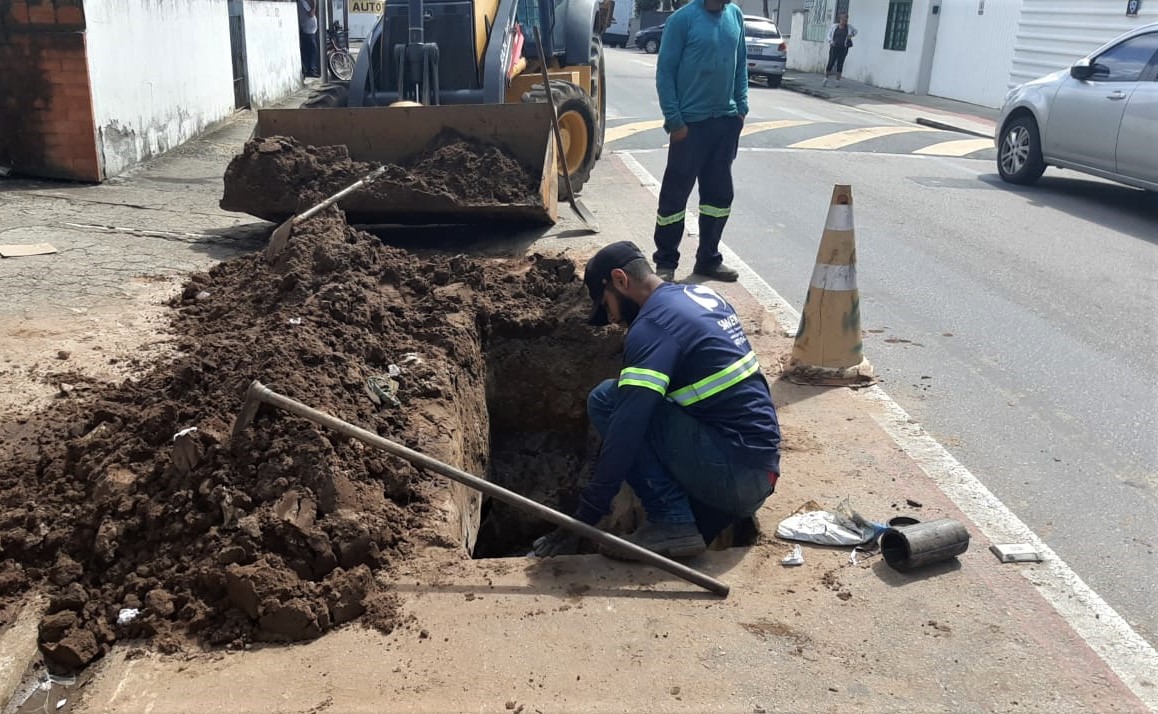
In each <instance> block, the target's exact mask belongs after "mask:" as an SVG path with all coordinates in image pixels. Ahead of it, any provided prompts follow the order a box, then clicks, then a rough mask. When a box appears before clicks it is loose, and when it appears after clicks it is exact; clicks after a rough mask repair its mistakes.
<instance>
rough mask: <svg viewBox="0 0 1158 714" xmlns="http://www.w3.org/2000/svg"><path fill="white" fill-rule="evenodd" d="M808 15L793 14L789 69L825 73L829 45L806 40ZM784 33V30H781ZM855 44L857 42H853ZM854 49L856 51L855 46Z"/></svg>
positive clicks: (803, 13) (789, 43)
mask: <svg viewBox="0 0 1158 714" xmlns="http://www.w3.org/2000/svg"><path fill="white" fill-rule="evenodd" d="M806 19H807V13H805V12H803V11H799V12H794V13H792V25H791V27H792V32H791V37H789V38H788V69H795V70H799V71H801V72H823V71H824V65H825V63H826V62H828V45H826V44H824V43H823V42H809V41H807V40H805V39H804V22H805V20H806ZM781 31H782V32H783V30H781ZM853 42H854V43H855V40H854V41H853ZM853 49H856V46H855V44H854V46H853Z"/></svg>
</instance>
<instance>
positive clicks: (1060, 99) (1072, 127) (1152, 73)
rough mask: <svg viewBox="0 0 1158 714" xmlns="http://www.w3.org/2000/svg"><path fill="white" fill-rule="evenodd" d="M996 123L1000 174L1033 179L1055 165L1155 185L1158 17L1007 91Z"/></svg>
mask: <svg viewBox="0 0 1158 714" xmlns="http://www.w3.org/2000/svg"><path fill="white" fill-rule="evenodd" d="M997 126H998V130H997V133H996V135H995V137H994V140H995V142H996V144H997V171H998V173H999V174H1001V178H1003V179H1005V180H1006V181H1009V182H1011V183H1019V184H1029V183H1033V182H1034V181H1036V180H1037V179H1038V178H1039V177H1040V176H1041V174H1042V172H1043V171H1045V167H1046V166H1057V167H1060V168H1067V169H1074V170H1076V171H1082V172H1084V173H1088V174H1093V175H1095V176H1101V177H1102V178H1107V179H1110V180H1113V181H1118V182H1120V183H1124V184H1127V185H1130V186H1137V187H1139V188H1145V189H1149V190H1151V191H1158V23H1152V24H1149V25H1145V26H1143V27H1138V28H1135V29H1133V30H1131V31H1129V32H1127V33H1125V34H1123V35H1121V36H1119V37H1117V38H1115V39H1114V40H1112V41H1110V42H1107V43H1106V44H1104V45H1102V46H1101V47H1099V48H1098V49H1097V50H1096V51H1095V52H1093V53H1092V54H1090V55H1089V56H1087V57H1084V58H1082V59H1081V60H1078V61H1077V62H1076V63H1075V64H1074V65H1073V66H1072V67H1070V68H1069V69H1068V70H1062V71H1060V72H1054V73H1053V74H1050V75H1047V76H1045V77H1042V78H1040V79H1035V80H1033V81H1032V82H1027V83H1025V84H1023V85H1021V86H1020V87H1016V88H1014V89H1012V90H1010V92H1009V94H1007V95H1006V97H1005V102H1004V104H1003V105H1002V107H1001V114H1000V116H999V117H998V120H997Z"/></svg>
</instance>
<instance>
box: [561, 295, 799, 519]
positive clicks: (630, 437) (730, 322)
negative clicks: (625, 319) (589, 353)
mask: <svg viewBox="0 0 1158 714" xmlns="http://www.w3.org/2000/svg"><path fill="white" fill-rule="evenodd" d="M623 364H624V367H623V370H622V371H621V372H620V374H619V391H618V395H617V399H618V401H617V402H616V405H615V411H614V412H613V413H612V415H611V421H610V423H609V424H608V427H607V433H606V434H605V435H604V437H603V447H602V449H601V450H600V453H599V461H598V463H597V464H596V466H595V473H594V474H593V476H592V478H591V481H590V483H589V484H588V485H587V487H586V488H585V489H584V491H583V494H582V495H581V496H580V499H579V508H578V509H577V511H576V513H575V517H576V518H578V519H580V520H582V521H585V522H587V523H596V522H598V521H599V519H600V518H602V517H603V516H604V515H606V514H607V512H608V511H609V509H610V507H611V501H612V499H614V498H615V494H616V493H618V492H619V489H620V487H621V486H622V484H623V482H624V480H625V479H626V478H627V473H628V472H629V470H630V469H632V468H635V462H636V457H637V454H638V453H639V450H640V449H645V448H648V447H647V446H646V443H647V431H648V428H649V426H650V425H651V420H652V417H653V415H654V413H655V410H656V408H657V407H659V406H660V404H661V403H662V402H663V401H664V400H665V399H666V400H668V401H670V402H673V403H674V404H676V405H677V406H678V407H680V408H681V409H684V410H686V411H687V413H688V415H689V416H691V417H693V418H694V419H696V420H697V421H699V422H700V423H701V424H704V425H706V426H708V427H709V428H710V429H711V431H713V432H714V433H715V434H716V435H717V437H718V442H717V443H718V444H719V446H720V448H721V449H722V450H724V452H725V453H727V454H728V456H729V457H730V459H731V461H732V463H736V464H741V465H744V466H749V467H753V468H762V469H767V470H768V471H770V472H773V473H777V474H779V473H780V424H779V421H778V420H777V417H776V408H775V407H774V406H773V405H772V394H771V392H770V391H769V389H768V382H767V381H766V380H765V378H764V374H763V373H762V372H761V371H760V363H759V361H758V360H757V359H756V353H755V352H754V351H753V349H752V346H751V345H750V344H749V343H748V337H747V335H745V334H744V328H743V327H742V326H741V325H740V318H739V317H738V316H737V315H736V313H735V311H734V310H733V309H732V307H731V305H729V304H728V303H727V301H725V300H724V298H722V297H720V295H719V294H718V293H716V292H715V291H714V290H712V289H711V288H708V287H705V286H703V285H678V284H675V283H665V284H663V285H661V286H660V287H659V288H657V289H656V290H655V292H653V293H652V294H651V297H649V298H648V299H647V301H646V302H645V303H644V304H643V307H642V309H640V311H639V315H638V316H637V317H636V318H635V321H634V322H632V323H631V328H630V329H629V330H628V332H627V339H626V341H625V344H624V349H623Z"/></svg>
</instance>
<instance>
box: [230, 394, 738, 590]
mask: <svg viewBox="0 0 1158 714" xmlns="http://www.w3.org/2000/svg"><path fill="white" fill-rule="evenodd" d="M262 403H265V404H269V405H271V406H275V407H278V408H279V409H284V410H285V411H287V412H290V413H291V414H296V415H297V416H300V417H302V418H303V419H309V420H310V421H312V422H315V423H317V424H320V425H322V426H325V427H329V428H330V429H333V430H334V431H337V432H339V433H341V434H345V435H346V436H348V437H350V438H352V439H357V440H358V441H361V442H362V443H364V444H369V445H370V446H375V447H377V448H379V449H382V450H383V451H387V452H389V453H391V454H393V455H395V456H397V457H399V458H402V459H405V460H407V461H409V462H410V463H412V464H414V465H415V466H421V467H422V468H424V469H427V470H429V471H433V472H435V473H437V474H441V475H442V476H445V477H446V478H448V479H450V480H452V481H457V482H458V483H461V484H463V485H465V486H469V487H470V488H473V489H474V490H476V491H480V492H482V493H484V494H486V495H487V496H490V497H491V498H497V499H498V500H500V501H502V502H504V503H509V504H510V505H512V506H515V507H516V508H520V509H522V510H524V511H527V512H529V513H533V514H535V515H536V516H538V517H539V518H542V519H543V520H545V521H550V522H551V523H554V524H555V525H557V526H562V527H563V528H566V529H567V530H569V531H572V532H574V533H578V534H579V535H581V536H583V537H585V538H589V539H591V540H593V541H595V542H596V543H600V544H602V545H606V546H609V547H612V548H615V549H617V550H620V551H624V552H625V553H630V554H631V555H632V556H634V557H635V558H636V559H637V560H639V561H641V562H643V563H646V564H648V565H652V566H655V567H657V568H659V569H660V570H664V571H666V572H669V573H671V574H672V575H675V576H677V577H680V578H683V579H684V580H686V581H688V582H689V583H692V584H694V585H698V586H700V587H702V588H704V589H705V590H708V591H709V592H712V593H715V594H716V595H720V596H721V597H727V596H728V592H729V590H730V589H731V588H730V586H729V585H728V584H727V583H722V582H720V581H719V580H716V579H715V578H712V577H711V576H709V575H706V574H704V573H701V572H700V571H698V570H694V569H692V568H689V567H687V566H686V565H682V564H680V563H677V562H675V561H674V560H671V559H669V558H665V557H663V556H662V555H659V554H658V553H653V552H652V551H650V550H647V549H646V548H641V547H639V546H638V545H636V544H634V543H631V542H629V541H626V540H624V539H622V538H619V537H618V536H614V535H612V534H610V533H606V532H604V531H601V530H599V529H598V528H596V527H594V526H590V525H588V524H586V523H584V522H582V521H579V520H576V519H574V518H572V517H570V516H568V515H565V514H563V513H560V512H559V511H556V510H555V509H553V508H548V507H547V506H544V505H543V504H541V503H538V502H536V501H532V500H531V499H529V498H527V497H525V496H520V495H519V494H517V493H515V492H514V491H508V490H507V489H505V488H503V487H502V486H499V485H497V484H493V483H491V482H490V481H486V480H484V479H481V478H479V477H477V476H473V475H471V474H469V473H467V472H465V471H462V470H460V469H456V468H455V467H453V466H451V465H449V464H446V463H443V462H442V461H439V460H437V459H434V458H431V457H429V456H427V455H426V454H422V453H420V452H417V451H414V450H413V449H410V448H407V447H405V446H403V445H401V444H399V443H397V442H394V441H390V440H389V439H385V438H383V437H381V436H378V435H377V434H375V433H373V432H370V431H366V430H365V429H362V428H360V427H357V426H354V425H353V424H350V423H349V422H345V421H342V420H341V419H338V418H336V417H333V416H330V415H329V414H326V413H324V412H320V411H318V410H317V409H312V408H310V407H308V406H306V405H305V404H302V403H301V402H299V401H296V400H294V399H290V398H289V397H287V396H285V395H282V394H278V393H277V392H275V391H273V390H272V389H270V388H269V387H267V386H265V385H264V384H262V383H261V382H259V381H257V380H254V381H253V383H252V384H250V385H249V390H248V391H247V392H246V394H245V404H244V405H242V408H241V413H240V414H239V415H238V418H237V421H236V422H234V425H233V438H234V439H236V438H237V437H238V435H239V434H240V433H241V432H242V431H243V430H244V429H245V428H246V427H247V426H248V425H249V423H250V422H251V421H252V420H253V418H254V416H256V414H257V408H258V406H260V405H261V404H262Z"/></svg>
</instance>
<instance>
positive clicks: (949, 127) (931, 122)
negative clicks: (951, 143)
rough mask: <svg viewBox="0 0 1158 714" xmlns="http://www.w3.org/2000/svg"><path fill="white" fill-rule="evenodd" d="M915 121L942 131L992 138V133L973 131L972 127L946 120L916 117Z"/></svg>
mask: <svg viewBox="0 0 1158 714" xmlns="http://www.w3.org/2000/svg"><path fill="white" fill-rule="evenodd" d="M916 122H917V123H918V124H920V125H921V126H927V127H929V128H931V129H941V130H943V131H955V132H958V133H960V134H971V135H973V136H979V137H981V138H982V139H992V138H993V135H992V134H986V133H984V132H980V131H974V130H973V129H966V128H964V127H960V126H957V125H955V124H949V123H947V122H943V121H938V120H936V119H929V118H928V117H917V119H916Z"/></svg>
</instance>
